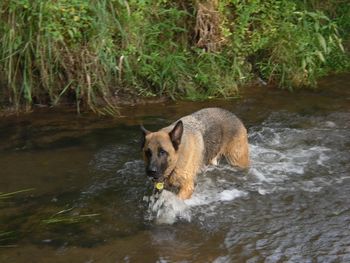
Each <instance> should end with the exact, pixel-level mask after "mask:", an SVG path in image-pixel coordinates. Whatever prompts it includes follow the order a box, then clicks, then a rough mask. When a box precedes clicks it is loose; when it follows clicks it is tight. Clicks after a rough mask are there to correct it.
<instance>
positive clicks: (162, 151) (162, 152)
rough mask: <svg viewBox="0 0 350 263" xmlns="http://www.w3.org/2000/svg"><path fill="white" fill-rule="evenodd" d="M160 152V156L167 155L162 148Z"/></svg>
mask: <svg viewBox="0 0 350 263" xmlns="http://www.w3.org/2000/svg"><path fill="white" fill-rule="evenodd" d="M158 152H159V155H160V156H162V155H166V154H167V152H166V151H165V150H164V149H162V148H159V150H158Z"/></svg>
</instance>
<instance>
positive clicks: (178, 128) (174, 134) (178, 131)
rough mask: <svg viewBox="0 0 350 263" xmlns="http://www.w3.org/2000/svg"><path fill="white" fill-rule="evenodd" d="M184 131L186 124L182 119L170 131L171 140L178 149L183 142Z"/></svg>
mask: <svg viewBox="0 0 350 263" xmlns="http://www.w3.org/2000/svg"><path fill="white" fill-rule="evenodd" d="M183 131H184V125H183V123H182V121H178V122H177V123H176V124H175V127H174V128H173V129H172V131H171V132H169V136H170V139H171V142H172V143H173V146H174V148H175V150H176V151H177V150H178V149H179V145H180V143H181V137H182V133H183Z"/></svg>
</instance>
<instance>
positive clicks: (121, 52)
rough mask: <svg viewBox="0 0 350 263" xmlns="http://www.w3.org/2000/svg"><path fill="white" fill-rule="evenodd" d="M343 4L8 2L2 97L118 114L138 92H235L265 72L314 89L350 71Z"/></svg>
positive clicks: (17, 104) (7, 101) (3, 16)
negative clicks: (319, 81)
mask: <svg viewBox="0 0 350 263" xmlns="http://www.w3.org/2000/svg"><path fill="white" fill-rule="evenodd" d="M338 2H339V1H335V0H328V1H323V2H322V3H323V4H322V5H321V4H319V2H318V1H292V0H283V1H274V0H267V1H262V0H254V1H242V0H222V1H204V0H203V1H194V2H191V1H188V2H187V1H181V0H179V1H168V0H157V1H137V0H129V1H127V0H89V1H85V0H57V1H44V0H16V1H10V0H3V1H1V2H0V10H1V11H0V12H1V13H0V33H1V34H0V85H1V88H0V103H1V104H2V107H13V108H14V109H16V110H20V109H23V108H24V109H30V108H31V107H32V106H33V105H34V104H43V105H49V106H55V105H58V104H63V103H74V104H75V105H76V107H77V110H78V111H80V109H81V108H90V109H92V110H93V111H95V112H97V113H100V114H115V113H116V112H117V109H118V108H117V105H118V103H119V102H121V101H122V100H123V99H124V98H128V97H130V96H168V97H171V98H173V99H175V98H179V97H181V98H190V99H203V98H207V97H217V96H224V97H230V96H235V95H237V93H238V90H239V88H241V87H242V86H244V85H245V84H248V83H250V82H251V81H252V80H254V79H255V78H256V77H257V76H259V77H261V78H263V79H264V80H265V81H267V82H270V83H275V84H276V85H278V86H280V87H282V88H289V89H293V88H296V87H314V86H316V84H317V79H318V78H319V77H320V76H322V75H325V74H327V73H329V72H331V71H334V70H338V71H339V70H348V69H349V68H350V66H349V65H350V62H349V61H350V60H349V57H348V53H347V51H344V48H343V45H342V37H343V38H345V41H348V38H347V36H348V35H349V28H348V25H349V23H350V22H349V21H350V18H349V17H350V15H349V14H350V11H349V7H347V8H346V3H345V2H344V3H342V2H341V4H339V3H338ZM327 3H328V5H327ZM339 6H343V8H340V7H339ZM329 7H331V8H329Z"/></svg>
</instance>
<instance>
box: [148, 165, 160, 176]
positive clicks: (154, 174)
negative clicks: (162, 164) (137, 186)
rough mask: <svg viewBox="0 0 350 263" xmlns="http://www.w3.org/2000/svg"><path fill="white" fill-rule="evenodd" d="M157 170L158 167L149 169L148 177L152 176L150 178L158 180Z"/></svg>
mask: <svg viewBox="0 0 350 263" xmlns="http://www.w3.org/2000/svg"><path fill="white" fill-rule="evenodd" d="M157 172H158V171H157V168H156V167H149V168H148V169H147V175H148V176H150V177H153V178H157V177H158V175H157Z"/></svg>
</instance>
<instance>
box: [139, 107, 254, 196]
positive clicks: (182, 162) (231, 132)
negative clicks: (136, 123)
mask: <svg viewBox="0 0 350 263" xmlns="http://www.w3.org/2000/svg"><path fill="white" fill-rule="evenodd" d="M142 149H143V158H144V161H145V166H146V171H148V172H149V171H150V170H152V169H153V168H154V169H153V170H156V172H155V173H153V170H152V175H154V176H155V178H158V179H159V178H163V179H165V181H166V185H168V186H169V187H170V186H175V187H176V188H178V189H179V190H178V193H177V195H178V197H179V198H181V199H188V198H190V197H191V195H192V193H193V190H194V183H195V179H196V176H197V174H198V172H199V171H200V169H201V168H202V167H203V166H204V165H208V164H217V161H218V159H219V158H220V157H221V156H224V157H226V159H227V161H228V162H229V163H230V164H231V165H232V166H237V167H240V168H243V169H244V168H247V167H248V166H249V149H248V139H247V131H246V128H245V127H244V125H243V123H242V122H241V121H240V120H239V119H238V118H237V117H236V116H235V115H234V114H233V113H231V112H229V111H226V110H224V109H220V108H207V109H202V110H199V111H197V112H195V113H193V114H191V115H188V116H185V117H183V118H181V119H180V120H178V121H176V122H174V123H173V124H171V125H170V126H168V127H165V128H163V129H161V130H159V131H157V132H149V131H147V130H146V129H144V128H143V143H142ZM163 152H165V153H166V154H165V155H164V154H163ZM150 153H151V154H150Z"/></svg>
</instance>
